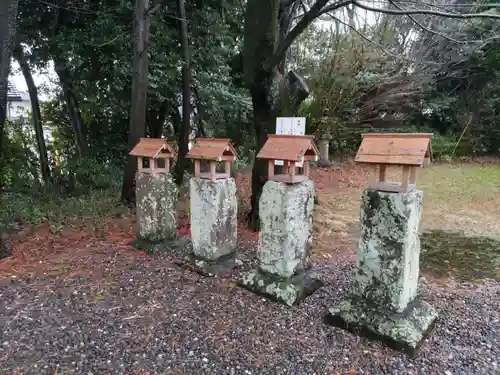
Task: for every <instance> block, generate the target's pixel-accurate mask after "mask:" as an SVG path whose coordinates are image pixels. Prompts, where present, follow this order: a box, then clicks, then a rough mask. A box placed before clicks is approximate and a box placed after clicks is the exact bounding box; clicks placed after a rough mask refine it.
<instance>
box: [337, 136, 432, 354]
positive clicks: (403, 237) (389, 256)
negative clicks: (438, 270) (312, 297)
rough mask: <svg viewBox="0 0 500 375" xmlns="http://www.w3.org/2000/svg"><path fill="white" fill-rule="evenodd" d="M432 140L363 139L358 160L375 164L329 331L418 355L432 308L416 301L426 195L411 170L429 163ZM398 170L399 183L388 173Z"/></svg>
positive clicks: (429, 330)
mask: <svg viewBox="0 0 500 375" xmlns="http://www.w3.org/2000/svg"><path fill="white" fill-rule="evenodd" d="M431 136H432V134H393V133H389V134H388V133H382V134H380V133H379V134H363V141H362V143H361V146H360V148H359V151H358V154H357V156H356V159H355V161H356V162H358V163H362V164H369V165H372V166H374V167H376V166H378V170H377V172H378V176H377V177H375V178H373V179H372V180H371V181H370V182H369V185H368V188H367V189H366V190H365V191H364V192H363V195H362V199H361V217H360V227H361V233H360V238H359V241H358V248H357V252H356V259H357V260H356V269H355V270H354V273H353V279H354V280H353V290H352V293H351V295H350V296H349V297H348V298H346V299H345V300H344V301H342V302H341V303H340V304H339V305H338V306H335V307H334V308H332V309H330V313H329V321H330V322H331V323H332V324H333V325H337V326H341V327H344V328H346V329H349V330H354V331H356V332H361V333H365V334H368V335H372V336H375V337H376V338H379V339H381V340H383V341H385V342H386V343H387V344H389V345H390V346H392V347H394V348H397V349H401V350H403V351H406V352H408V353H409V354H411V355H414V354H416V352H417V351H418V348H419V347H420V345H421V344H422V343H423V341H424V340H425V338H426V337H427V336H428V334H429V333H430V332H431V330H432V328H433V326H434V323H435V321H436V318H437V312H436V310H435V309H434V308H433V307H432V306H431V305H430V304H429V303H427V302H425V301H422V300H421V299H419V298H418V295H417V289H418V278H419V258H420V238H419V224H420V216H421V208H422V199H423V192H422V191H421V190H418V189H416V168H418V167H422V166H423V165H424V164H426V159H427V160H429V161H430V158H431V154H430V138H431ZM389 167H392V168H393V169H395V168H394V167H396V168H399V169H402V176H403V178H402V181H401V182H400V183H396V182H390V181H388V180H387V171H388V168H389Z"/></svg>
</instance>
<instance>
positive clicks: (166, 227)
mask: <svg viewBox="0 0 500 375" xmlns="http://www.w3.org/2000/svg"><path fill="white" fill-rule="evenodd" d="M136 201H137V204H136V205H137V222H138V227H139V228H138V229H139V238H140V239H143V240H146V241H150V242H160V241H164V240H169V239H173V238H175V235H176V227H177V220H176V202H177V187H176V185H175V183H174V181H173V179H172V176H171V175H170V174H169V173H166V174H165V173H155V174H152V173H145V172H138V173H137V175H136Z"/></svg>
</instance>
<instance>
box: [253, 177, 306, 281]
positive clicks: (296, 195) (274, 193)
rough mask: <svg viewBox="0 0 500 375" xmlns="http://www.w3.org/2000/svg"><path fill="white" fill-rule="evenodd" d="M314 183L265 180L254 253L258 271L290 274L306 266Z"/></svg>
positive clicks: (281, 274)
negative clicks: (257, 244)
mask: <svg viewBox="0 0 500 375" xmlns="http://www.w3.org/2000/svg"><path fill="white" fill-rule="evenodd" d="M313 208H314V183H313V182H312V181H311V180H307V181H304V182H302V183H298V184H285V183H280V182H275V181H268V182H267V183H266V184H265V185H264V189H263V191H262V195H261V198H260V202H259V214H260V222H261V228H260V233H259V246H258V250H257V256H258V258H259V267H260V269H261V270H263V271H265V272H268V273H271V274H275V275H278V276H281V277H290V276H292V275H294V274H296V273H298V272H302V271H303V270H304V269H306V268H307V267H308V264H309V257H310V251H311V243H312V214H313Z"/></svg>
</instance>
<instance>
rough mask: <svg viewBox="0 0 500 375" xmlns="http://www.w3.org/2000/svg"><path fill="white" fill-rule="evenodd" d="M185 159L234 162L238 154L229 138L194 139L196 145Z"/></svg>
mask: <svg viewBox="0 0 500 375" xmlns="http://www.w3.org/2000/svg"><path fill="white" fill-rule="evenodd" d="M186 157H187V158H189V159H200V160H214V161H222V160H236V159H237V158H238V153H237V152H236V150H235V149H234V147H233V146H232V144H231V140H230V139H229V138H196V143H195V144H194V145H193V147H192V148H191V150H190V151H189V153H188V154H187V155H186Z"/></svg>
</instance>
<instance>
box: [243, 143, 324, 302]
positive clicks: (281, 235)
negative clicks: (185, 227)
mask: <svg viewBox="0 0 500 375" xmlns="http://www.w3.org/2000/svg"><path fill="white" fill-rule="evenodd" d="M317 157H318V149H317V148H316V145H315V144H314V137H313V136H292V135H269V136H268V139H267V141H266V143H265V144H264V146H263V147H262V149H261V150H260V152H259V153H258V155H257V158H260V159H266V160H268V163H269V175H268V181H267V182H266V184H265V185H264V188H263V191H262V195H261V197H260V201H259V216H260V232H259V244H258V249H257V257H258V261H259V266H258V268H257V269H255V270H253V271H250V272H247V273H245V274H244V275H243V277H242V279H241V284H242V285H243V286H244V287H246V288H247V289H250V290H252V291H253V292H256V293H258V294H262V295H265V296H268V297H270V298H273V299H275V300H278V301H281V302H284V303H285V304H287V305H289V306H291V305H294V304H297V303H298V302H300V301H301V300H302V299H303V298H305V297H306V296H307V295H309V294H311V293H312V292H314V290H316V289H317V288H318V287H319V286H321V282H320V281H319V280H316V279H313V278H312V277H311V276H310V273H309V272H308V271H309V268H310V253H311V245H312V220H313V208H314V191H315V188H314V183H313V181H311V180H310V179H309V161H310V160H317ZM275 160H282V161H283V162H284V163H283V164H284V168H283V172H282V174H279V175H276V174H275V173H274V161H275ZM300 169H302V171H303V172H302V173H300Z"/></svg>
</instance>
